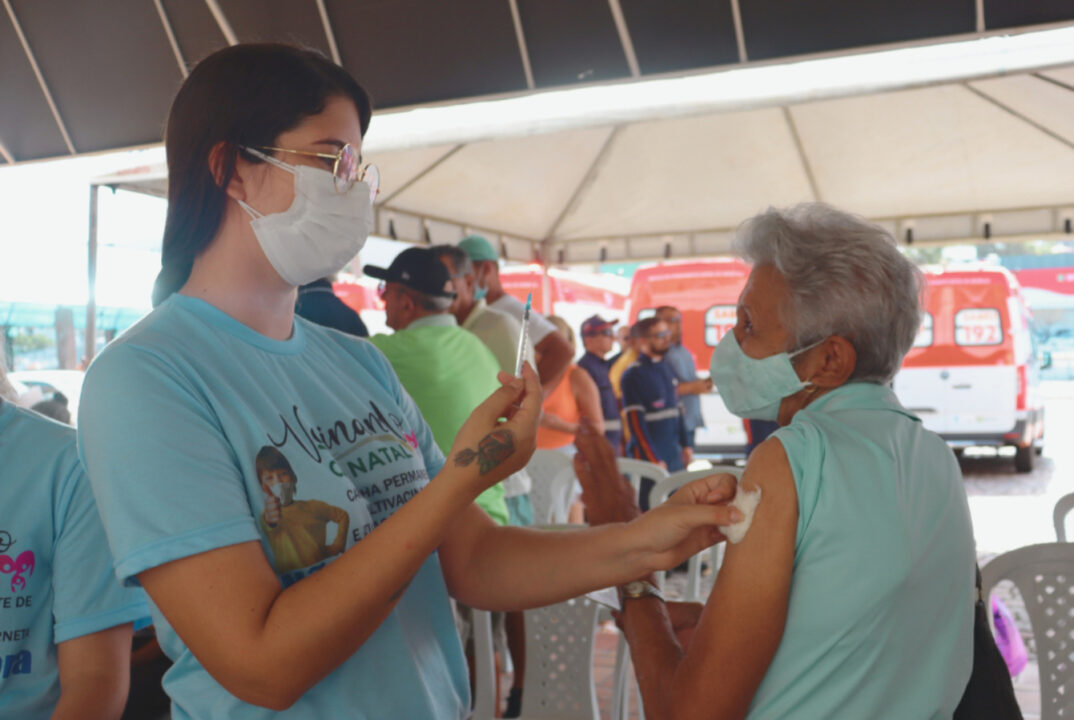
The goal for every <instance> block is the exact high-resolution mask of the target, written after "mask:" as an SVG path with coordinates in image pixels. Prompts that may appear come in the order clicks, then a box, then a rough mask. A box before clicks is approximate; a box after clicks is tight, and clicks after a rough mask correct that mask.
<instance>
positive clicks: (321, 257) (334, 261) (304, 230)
mask: <svg viewBox="0 0 1074 720" xmlns="http://www.w3.org/2000/svg"><path fill="white" fill-rule="evenodd" d="M244 149H245V150H246V151H247V152H248V153H250V154H251V155H256V156H257V157H259V158H261V159H262V160H264V161H265V162H268V163H271V164H272V165H275V166H276V167H278V168H280V169H281V170H286V171H287V172H289V173H291V174H292V175H294V178H295V199H294V202H292V203H291V206H290V207H289V208H287V209H286V210H284V211H283V212H279V213H273V214H271V215H262V214H261V213H259V212H258V211H256V210H254V209H253V208H252V207H250V206H249V205H247V204H246V203H244V202H243V201H242V200H239V201H238V203H239V206H240V207H241V208H242V209H243V210H245V211H246V212H247V213H249V214H250V216H251V217H252V218H253V222H251V223H250V227H251V228H253V231H254V235H255V236H256V237H257V242H258V244H260V245H261V250H262V251H263V252H264V253H265V257H267V258H268V261H269V262H270V263H272V267H273V268H274V269H275V270H276V272H277V273H279V275H280V277H282V278H283V279H284V280H285V281H286V282H287V283H289V284H291V285H305V284H306V283H311V282H313V281H314V280H317V279H320V278H323V277H325V276H326V275H331V274H333V273H336V272H339V271H340V270H342V269H343V266H344V265H346V264H347V263H348V262H350V261H351V260H352V259H353V258H354V256H355V255H357V254H358V251H360V250H361V249H362V247H363V246H364V245H365V241H366V238H368V237H369V233H370V232H372V230H373V207H372V204H371V203H370V200H369V187H368V186H367V185H366V184H365V183H355V184H354V185H353V186H352V187H351V188H350V190H348V191H347V192H346V193H343V194H340V193H338V192H336V187H335V181H334V180H333V178H332V173H330V172H328V171H327V170H321V169H319V168H315V167H311V166H308V165H288V164H287V163H285V162H282V161H281V160H277V159H276V158H274V157H272V156H271V155H265V154H264V153H262V152H259V151H257V150H254V149H253V148H244Z"/></svg>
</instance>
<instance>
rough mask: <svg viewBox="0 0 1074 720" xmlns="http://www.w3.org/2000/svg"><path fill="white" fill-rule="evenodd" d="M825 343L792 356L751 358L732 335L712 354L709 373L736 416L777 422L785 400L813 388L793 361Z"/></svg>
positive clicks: (804, 349)
mask: <svg viewBox="0 0 1074 720" xmlns="http://www.w3.org/2000/svg"><path fill="white" fill-rule="evenodd" d="M821 342H824V341H823V340H821V341H820V342H816V343H813V344H812V345H808V346H806V347H804V348H801V349H799V350H796V351H794V352H792V353H785V352H782V353H777V354H775V355H769V356H768V357H764V358H751V357H750V356H749V355H747V354H746V353H744V352H742V348H741V347H740V346H739V344H738V339H737V338H736V337H735V334H734V333H733V332H728V333H727V334H726V335H724V336H723V339H721V340H720V342H719V343H718V344H717V345H716V349H715V350H713V351H712V362H711V363H710V364H709V373H710V374H711V377H712V382H713V384H715V385H716V389H717V390H718V391H719V393H720V399H721V400H723V404H724V405H726V406H727V409H728V410H730V411H731V412H732V413H734V414H735V415H738V416H739V417H742V418H749V419H750V420H775V419H776V418H777V417H778V416H779V405H780V403H781V402H782V401H783V398H785V397H789V396H791V395H794V394H795V393H796V392H798V391H799V390H802V389H803V388H806V387H809V386H810V385H811V384H812V383H810V382H805V381H803V380H801V379H799V377H798V373H796V372H795V371H794V366H793V365H791V358H793V357H794V356H796V355H800V354H801V353H804V352H805V351H806V350H810V349H812V348H815V347H816V346H817V345H820V343H821Z"/></svg>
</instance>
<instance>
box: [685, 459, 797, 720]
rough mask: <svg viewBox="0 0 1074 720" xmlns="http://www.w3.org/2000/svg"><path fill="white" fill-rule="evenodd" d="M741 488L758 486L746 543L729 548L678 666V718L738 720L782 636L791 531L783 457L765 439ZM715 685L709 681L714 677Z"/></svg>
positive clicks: (790, 495) (791, 492) (792, 504)
mask: <svg viewBox="0 0 1074 720" xmlns="http://www.w3.org/2000/svg"><path fill="white" fill-rule="evenodd" d="M741 484H742V486H743V487H745V488H746V489H751V488H752V487H754V486H756V487H760V488H761V491H762V493H763V494H762V497H761V502H760V504H759V505H758V506H757V511H756V513H755V515H754V517H753V522H752V524H751V526H750V529H749V531H748V532H747V533H746V536H745V537H744V538H743V539H742V541H741V542H740V543H738V544H737V545H730V544H729V545H728V546H727V549H726V553H725V558H724V562H723V566H722V567H721V568H720V573H719V576H718V577H717V580H716V584H715V586H714V587H713V590H712V594H711V595H710V596H709V599H708V602H707V603H706V605H705V609H704V611H703V612H702V615H701V620H700V622H699V624H698V628H697V632H696V633H695V635H694V639H693V641H692V642H691V644H690V647H689V649H688V651H687V653H686V656H685V658H684V659H683V662H682V664H681V665H680V666H679V669H678V672H677V673H676V677H675V681H674V686H673V687H674V690H673V692H672V700H673V702H680V701H681V702H684V703H685V706H684V707H683V708H682V710H681V712H679V713H677V714H676V716H677V717H693V716H694V715H695V714H699V715H700V716H703V717H719V718H724V717H729V718H737V717H743V716H744V715H745V713H746V711H747V709H748V708H749V704H750V701H751V700H752V699H753V695H754V693H755V692H756V691H757V688H758V686H759V685H760V683H761V680H762V679H763V678H764V675H765V673H766V672H767V670H768V666H769V664H770V663H771V662H772V658H773V657H774V656H775V653H776V650H777V648H778V647H779V643H780V640H781V639H782V637H783V628H784V623H785V621H786V617H787V601H788V597H789V594H790V585H791V573H792V570H793V565H794V546H795V537H796V534H797V527H798V494H797V490H796V489H795V485H794V477H793V475H792V473H791V468H790V464H789V463H788V461H787V455H786V453H785V452H784V449H783V445H782V444H781V443H780V442H779V440H777V439H775V438H771V439H769V440H767V441H765V442H764V443H762V444H761V445H760V446H759V447H758V448H757V449H756V450H755V451H754V453H753V455H751V456H750V460H749V463H748V464H747V465H746V471H745V473H744V474H743V476H742V480H741ZM716 677H718V678H719V682H712V679H713V678H716Z"/></svg>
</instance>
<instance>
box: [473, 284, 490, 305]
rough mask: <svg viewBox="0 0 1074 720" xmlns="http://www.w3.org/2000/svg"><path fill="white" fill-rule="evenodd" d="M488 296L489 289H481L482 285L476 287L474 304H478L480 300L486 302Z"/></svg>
mask: <svg viewBox="0 0 1074 720" xmlns="http://www.w3.org/2000/svg"><path fill="white" fill-rule="evenodd" d="M488 294H489V289H488V288H487V287H481V286H480V285H475V286H474V302H477V301H478V300H484V299H485V296H486V295H488Z"/></svg>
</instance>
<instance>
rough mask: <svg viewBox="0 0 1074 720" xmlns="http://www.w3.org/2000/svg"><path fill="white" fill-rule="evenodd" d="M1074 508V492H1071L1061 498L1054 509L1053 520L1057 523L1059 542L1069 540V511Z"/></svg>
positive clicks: (1057, 538) (1056, 536) (1056, 530)
mask: <svg viewBox="0 0 1074 720" xmlns="http://www.w3.org/2000/svg"><path fill="white" fill-rule="evenodd" d="M1071 508H1074V493H1069V494H1067V495H1064V496H1063V497H1061V498H1059V500H1057V501H1056V503H1055V509H1054V510H1052V522H1053V523H1055V539H1056V540H1058V541H1059V542H1066V541H1067V526H1066V519H1067V513H1069V512H1070V510H1071Z"/></svg>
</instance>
